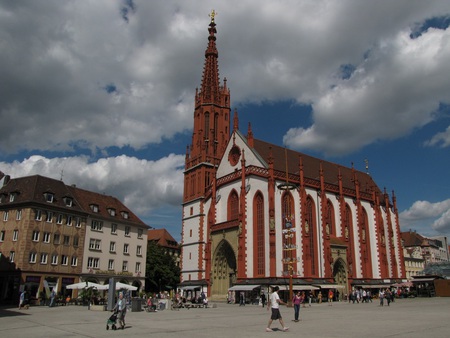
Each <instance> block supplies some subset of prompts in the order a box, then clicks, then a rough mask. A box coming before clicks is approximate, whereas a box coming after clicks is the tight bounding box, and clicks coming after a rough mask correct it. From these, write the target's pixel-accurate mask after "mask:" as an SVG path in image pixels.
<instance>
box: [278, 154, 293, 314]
mask: <svg viewBox="0 0 450 338" xmlns="http://www.w3.org/2000/svg"><path fill="white" fill-rule="evenodd" d="M284 157H285V160H286V182H284V183H281V184H279V185H278V186H277V188H278V189H279V190H281V191H284V192H286V194H285V195H284V196H283V198H284V199H285V201H284V206H285V210H282V212H284V215H283V237H284V246H283V251H284V252H285V253H286V254H285V255H284V256H285V257H284V258H283V264H284V265H285V264H287V273H288V275H289V299H288V301H287V306H289V307H292V298H293V295H294V293H293V285H292V282H293V275H294V266H293V265H294V263H297V258H296V257H293V255H292V251H293V250H295V249H296V248H297V245H296V244H295V241H294V242H293V241H292V240H293V238H294V235H295V228H293V227H292V221H293V220H294V216H293V215H291V194H290V191H292V190H295V189H296V188H297V186H296V185H295V184H293V183H289V173H288V164H287V150H286V148H284ZM283 273H285V271H284V269H283Z"/></svg>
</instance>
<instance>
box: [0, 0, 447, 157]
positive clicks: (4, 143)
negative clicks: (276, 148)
mask: <svg viewBox="0 0 450 338" xmlns="http://www.w3.org/2000/svg"><path fill="white" fill-rule="evenodd" d="M123 8H125V9H126V10H127V14H126V19H125V18H124V14H123V12H121V10H122V9H123ZM199 8H200V9H201V8H203V9H204V10H199ZM211 8H215V9H216V10H217V12H218V16H217V18H216V22H217V24H218V26H217V27H218V33H217V36H218V42H217V43H218V48H219V59H220V67H221V69H220V71H221V72H220V75H221V78H222V79H223V78H224V77H225V76H226V77H227V78H228V79H229V83H228V85H229V86H230V88H231V89H232V99H233V104H239V103H245V102H250V101H251V102H262V101H267V100H269V101H270V100H274V101H276V100H285V99H287V100H292V99H294V100H297V101H298V102H299V103H302V104H305V103H306V104H312V106H313V108H314V115H313V124H312V125H311V126H309V127H297V128H296V127H294V128H292V129H291V130H290V131H289V132H288V133H287V134H286V135H285V141H286V143H287V144H288V145H290V146H292V147H297V148H308V149H313V150H319V151H324V152H328V153H329V152H334V153H336V152H338V153H345V152H350V151H352V150H355V149H357V148H359V147H362V146H364V145H367V144H369V143H371V142H374V141H376V140H378V139H392V138H397V137H400V136H402V135H405V134H407V133H409V132H411V130H413V129H414V128H417V127H420V126H422V125H424V124H426V123H427V122H429V121H430V120H431V119H432V118H433V115H432V114H433V111H434V110H435V109H436V107H437V106H438V104H439V102H440V101H442V102H444V101H445V102H448V98H447V97H448V95H447V93H448V88H449V86H450V84H449V81H450V80H448V76H446V74H448V73H449V67H450V66H449V64H448V62H447V61H446V60H448V59H449V56H450V55H449V54H450V51H449V50H450V47H449V40H450V38H449V34H450V33H449V29H447V30H446V31H443V30H433V29H430V30H429V31H428V32H426V33H424V34H423V35H422V36H420V37H419V38H417V39H414V40H411V39H409V36H408V34H409V27H412V28H415V27H416V26H417V25H418V23H420V22H423V20H425V19H427V18H430V17H433V16H436V15H442V14H445V13H450V5H449V3H448V1H433V2H432V3H428V2H427V3H423V4H422V3H416V4H415V5H414V6H411V5H410V4H409V3H407V2H401V3H399V2H392V1H382V2H381V4H380V2H377V3H373V4H372V3H367V2H364V3H361V2H360V1H355V0H347V1H339V2H335V1H327V0H315V1H301V2H299V1H279V2H277V3H274V2H273V1H255V0H239V1H237V0H236V1H232V2H231V3H230V2H223V1H213V2H211V1H206V0H199V1H196V2H195V3H194V2H192V3H191V2H179V1H175V0H167V1H161V2H153V1H152V2H140V1H133V2H132V6H130V5H128V3H127V2H117V1H109V0H97V1H95V2H92V3H91V2H84V1H77V2H74V1H72V2H61V1H57V0H53V1H51V0H49V1H46V2H45V3H42V2H35V1H21V2H20V3H18V2H2V4H1V5H0V17H1V20H0V41H1V42H0V51H1V52H0V77H1V78H2V81H1V83H0V93H1V94H0V107H1V108H0V120H1V121H2V123H1V124H0V151H1V152H3V153H5V154H6V153H10V154H14V153H17V152H19V151H20V150H28V151H30V150H31V151H33V150H38V151H47V150H50V151H70V150H73V149H74V148H76V147H78V148H80V147H82V148H86V149H91V150H93V149H105V148H108V147H112V146H117V147H124V146H131V147H132V148H135V149H141V148H143V147H145V146H146V145H148V144H151V143H159V142H161V141H162V140H164V139H171V138H174V137H176V136H177V134H178V133H185V132H186V131H187V130H189V129H191V127H192V110H193V99H194V92H195V86H198V85H200V81H201V76H200V74H201V70H202V64H203V51H204V50H205V48H206V45H207V34H208V33H207V24H208V21H209V18H208V17H207V13H208V12H209V11H210V9H211ZM344 18H345V19H344ZM381 22H382V23H383V24H380V23H381ZM368 51H370V52H369V53H368ZM365 55H368V57H367V58H365V57H364V56H365ZM343 64H352V65H354V66H355V67H356V72H355V73H354V75H353V76H352V77H351V78H350V79H348V80H339V78H338V76H337V75H338V73H339V69H340V67H341V65H343ZM106 88H108V89H109V91H110V93H108V92H107V90H106ZM296 120H297V121H298V125H299V126H300V125H302V123H301V120H300V118H296V117H294V119H293V123H294V126H295V121H296ZM4 121H10V122H12V123H4ZM367 126H370V128H368V127H367ZM342 135H345V136H346V137H345V139H344V138H343V137H342ZM338 137H339V138H340V139H341V140H340V141H339V142H329V141H328V140H330V139H332V140H336V138H338ZM437 137H438V138H439V136H437ZM441 140H442V139H441ZM431 144H433V141H432V142H431Z"/></svg>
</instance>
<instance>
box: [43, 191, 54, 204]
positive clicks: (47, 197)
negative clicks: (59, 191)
mask: <svg viewBox="0 0 450 338" xmlns="http://www.w3.org/2000/svg"><path fill="white" fill-rule="evenodd" d="M44 197H45V201H46V202H48V203H53V200H54V198H55V195H54V194H52V193H51V192H46V193H45V194H44Z"/></svg>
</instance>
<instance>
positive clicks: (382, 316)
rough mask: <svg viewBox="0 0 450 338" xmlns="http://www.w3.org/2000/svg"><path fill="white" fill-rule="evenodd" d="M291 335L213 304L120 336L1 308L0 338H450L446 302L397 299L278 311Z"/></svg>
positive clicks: (138, 317) (140, 320)
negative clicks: (296, 312) (296, 319)
mask: <svg viewBox="0 0 450 338" xmlns="http://www.w3.org/2000/svg"><path fill="white" fill-rule="evenodd" d="M281 314H282V315H283V319H284V320H285V323H286V325H287V326H289V331H287V332H283V331H281V326H280V324H279V322H278V321H277V322H275V321H274V323H273V324H272V328H273V329H274V332H265V328H266V325H267V321H268V319H269V315H270V311H267V310H266V309H263V308H262V307H259V306H256V305H246V306H241V307H240V306H239V305H237V304H236V305H234V304H233V305H230V304H223V303H217V307H216V308H208V309H180V310H178V311H172V310H163V311H159V312H156V313H148V312H128V313H127V316H126V327H125V330H124V331H121V330H118V331H112V330H109V331H107V330H106V322H107V319H108V318H109V316H110V315H111V313H110V312H105V311H92V310H88V309H87V307H83V306H61V307H54V308H48V307H40V306H35V307H31V308H30V309H29V310H18V309H17V308H7V307H2V308H0V336H1V337H2V338H9V337H14V338H22V337H32V338H34V337H46V338H49V337H113V336H116V335H117V336H123V335H126V336H127V337H162V338H164V337H180V338H188V337H218V338H220V337H262V336H284V337H298V336H302V337H311V338H315V337H370V338H372V337H395V338H397V337H408V338H415V337H420V338H423V337H427V338H433V337H449V336H450V298H415V299H399V300H396V301H395V303H392V304H391V306H389V307H388V306H386V305H385V306H384V307H380V306H379V305H378V302H376V301H375V300H374V302H373V303H367V304H366V303H364V304H349V303H343V302H339V303H334V304H333V306H328V304H326V303H323V304H312V306H311V307H306V308H301V310H300V318H301V321H299V322H293V321H292V319H293V316H294V310H293V308H287V307H285V306H282V307H281Z"/></svg>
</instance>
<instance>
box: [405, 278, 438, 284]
mask: <svg viewBox="0 0 450 338" xmlns="http://www.w3.org/2000/svg"><path fill="white" fill-rule="evenodd" d="M435 279H436V278H417V279H413V280H412V281H411V282H413V283H428V282H433V281H434V280H435Z"/></svg>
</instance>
